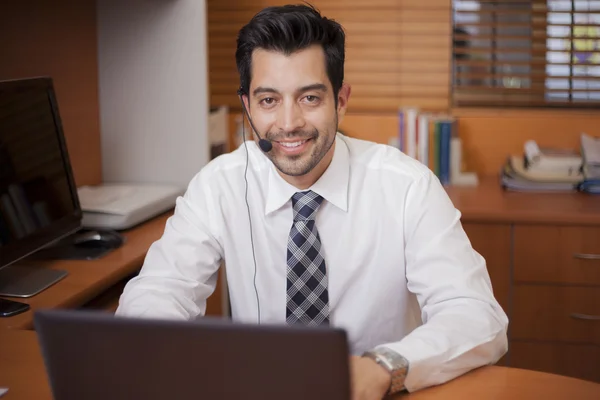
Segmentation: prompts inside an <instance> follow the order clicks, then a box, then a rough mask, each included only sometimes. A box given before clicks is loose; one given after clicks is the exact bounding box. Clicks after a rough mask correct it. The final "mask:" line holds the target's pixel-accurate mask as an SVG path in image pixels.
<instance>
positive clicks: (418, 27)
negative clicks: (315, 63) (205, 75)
mask: <svg viewBox="0 0 600 400" xmlns="http://www.w3.org/2000/svg"><path fill="white" fill-rule="evenodd" d="M288 3H290V2H289V1H285V0H284V1H282V0H269V1H267V0H208V1H207V7H208V12H207V15H208V48H209V60H208V64H209V83H210V100H211V105H212V106H219V105H227V106H229V107H230V108H231V109H233V110H239V109H240V106H239V103H238V99H237V97H236V94H235V93H236V90H237V87H238V85H239V77H238V74H237V70H236V66H235V46H236V39H237V33H238V31H239V29H240V28H241V27H242V26H243V25H244V24H245V23H247V22H248V21H249V20H250V18H252V16H253V15H254V14H255V13H256V12H258V11H259V10H260V9H262V8H264V7H267V6H271V5H283V4H288ZM311 4H313V5H314V6H315V7H316V8H318V9H319V11H321V13H322V14H323V15H324V16H326V17H328V18H333V19H335V20H336V21H338V22H339V23H341V24H342V26H343V27H344V30H345V32H346V63H345V81H346V82H348V83H349V84H351V85H352V95H351V98H350V104H349V110H350V111H351V112H373V111H375V112H380V111H394V112H395V111H397V110H398V108H399V107H404V106H417V107H421V108H423V109H432V110H445V109H447V108H448V105H449V99H450V85H449V83H450V73H451V49H452V45H451V30H452V27H451V23H450V21H451V2H450V0H426V1H424V0H402V1H398V0H315V1H312V2H311Z"/></svg>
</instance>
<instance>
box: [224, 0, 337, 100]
mask: <svg viewBox="0 0 600 400" xmlns="http://www.w3.org/2000/svg"><path fill="white" fill-rule="evenodd" d="M344 41H345V34H344V30H343V28H342V26H341V25H340V24H339V23H337V22H335V21H334V20H332V19H328V18H325V17H322V16H321V14H320V13H319V11H318V10H317V9H315V8H314V7H312V6H306V5H286V6H280V7H267V8H265V9H263V10H262V11H260V12H259V13H258V14H256V15H255V16H254V17H253V18H252V19H251V20H250V22H248V24H247V25H245V26H244V27H243V28H242V29H240V32H239V34H238V39H237V50H236V52H235V60H236V63H237V68H238V72H239V74H240V89H241V91H242V93H244V94H248V92H249V90H250V78H251V77H250V72H251V67H252V66H251V64H252V52H253V51H254V50H255V49H257V48H261V49H265V50H275V51H279V52H282V53H284V54H285V55H290V54H292V53H293V52H295V51H298V50H301V49H304V48H306V47H308V46H311V45H314V44H320V45H321V46H322V47H323V50H324V52H325V63H326V68H327V76H328V77H329V80H330V82H331V86H332V87H333V95H334V98H335V100H336V104H337V95H338V92H339V90H340V88H341V87H342V83H343V82H344Z"/></svg>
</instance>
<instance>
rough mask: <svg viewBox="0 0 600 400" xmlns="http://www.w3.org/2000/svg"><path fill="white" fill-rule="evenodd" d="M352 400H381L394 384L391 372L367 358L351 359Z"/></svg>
mask: <svg viewBox="0 0 600 400" xmlns="http://www.w3.org/2000/svg"><path fill="white" fill-rule="evenodd" d="M350 374H351V376H350V378H351V381H352V400H381V399H382V398H383V396H385V394H386V393H387V391H388V389H389V388H390V384H391V382H392V377H391V376H390V374H389V372H388V371H386V370H385V368H383V367H382V366H381V365H378V364H377V363H376V362H375V361H373V360H372V359H370V358H366V357H358V356H351V357H350Z"/></svg>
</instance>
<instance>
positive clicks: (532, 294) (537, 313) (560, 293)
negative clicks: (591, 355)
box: [511, 285, 600, 345]
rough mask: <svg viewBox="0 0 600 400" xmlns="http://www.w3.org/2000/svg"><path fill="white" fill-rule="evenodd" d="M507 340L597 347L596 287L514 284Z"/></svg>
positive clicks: (599, 292) (599, 299)
mask: <svg viewBox="0 0 600 400" xmlns="http://www.w3.org/2000/svg"><path fill="white" fill-rule="evenodd" d="M511 325H512V329H511V339H529V340H556V341H563V342H571V343H585V344H596V345H600V288H595V287H564V286H563V287H561V286H541V285H540V286H529V285H515V288H514V301H513V313H512V321H511Z"/></svg>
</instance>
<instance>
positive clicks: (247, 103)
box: [238, 89, 250, 110]
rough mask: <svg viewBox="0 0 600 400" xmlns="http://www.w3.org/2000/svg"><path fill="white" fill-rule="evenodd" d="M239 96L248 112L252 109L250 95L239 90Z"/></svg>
mask: <svg viewBox="0 0 600 400" xmlns="http://www.w3.org/2000/svg"><path fill="white" fill-rule="evenodd" d="M238 96H240V100H241V101H242V103H243V104H242V105H243V106H244V108H245V109H246V110H248V109H250V101H249V99H248V95H246V94H244V92H242V90H241V89H240V90H238Z"/></svg>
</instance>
